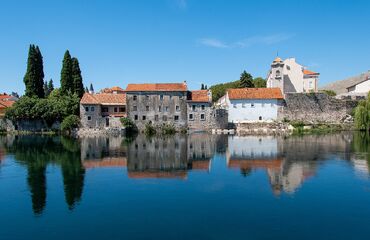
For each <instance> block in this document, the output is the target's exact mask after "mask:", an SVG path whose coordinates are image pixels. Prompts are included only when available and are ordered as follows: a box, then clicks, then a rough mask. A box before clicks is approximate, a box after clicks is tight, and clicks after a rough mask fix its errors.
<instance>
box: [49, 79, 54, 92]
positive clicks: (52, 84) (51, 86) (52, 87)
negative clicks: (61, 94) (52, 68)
mask: <svg viewBox="0 0 370 240" xmlns="http://www.w3.org/2000/svg"><path fill="white" fill-rule="evenodd" d="M48 90H49V94H50V93H51V92H52V91H53V90H54V83H53V79H51V78H50V80H49V83H48Z"/></svg>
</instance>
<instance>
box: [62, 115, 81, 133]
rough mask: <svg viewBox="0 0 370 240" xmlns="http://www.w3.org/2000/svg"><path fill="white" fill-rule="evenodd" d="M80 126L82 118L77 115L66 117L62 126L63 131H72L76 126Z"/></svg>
mask: <svg viewBox="0 0 370 240" xmlns="http://www.w3.org/2000/svg"><path fill="white" fill-rule="evenodd" d="M79 126H80V118H79V117H78V116H76V115H69V116H68V117H66V118H65V119H64V120H63V122H62V124H61V126H60V128H61V130H62V132H71V131H72V130H73V129H74V128H78V127H79Z"/></svg>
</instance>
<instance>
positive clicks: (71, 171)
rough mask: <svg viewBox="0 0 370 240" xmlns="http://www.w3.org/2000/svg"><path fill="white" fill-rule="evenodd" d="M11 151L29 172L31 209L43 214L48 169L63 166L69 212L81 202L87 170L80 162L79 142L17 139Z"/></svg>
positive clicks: (50, 139)
mask: <svg viewBox="0 0 370 240" xmlns="http://www.w3.org/2000/svg"><path fill="white" fill-rule="evenodd" d="M8 151H9V152H10V153H12V154H14V156H15V159H16V161H18V162H19V163H20V164H22V165H25V166H26V167H27V170H28V177H27V182H28V186H29V189H30V192H31V198H32V208H33V211H34V213H35V214H41V213H42V212H43V210H44V208H45V205H46V195H47V194H46V174H45V173H46V167H47V165H48V164H57V165H60V166H61V169H62V174H63V179H64V180H63V182H64V192H65V198H66V202H67V204H68V206H69V208H70V209H73V207H74V206H75V204H76V203H77V202H78V201H80V199H81V195H82V190H83V184H84V176H85V170H84V169H83V168H82V165H81V160H80V147H79V143H78V142H77V141H75V140H73V139H68V138H63V137H62V138H61V137H40V136H18V137H16V138H15V140H14V141H13V143H12V144H9V146H8Z"/></svg>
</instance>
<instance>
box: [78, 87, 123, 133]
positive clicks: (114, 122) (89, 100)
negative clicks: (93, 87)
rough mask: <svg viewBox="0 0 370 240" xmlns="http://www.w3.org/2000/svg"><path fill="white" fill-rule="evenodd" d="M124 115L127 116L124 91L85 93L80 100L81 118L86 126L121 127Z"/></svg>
mask: <svg viewBox="0 0 370 240" xmlns="http://www.w3.org/2000/svg"><path fill="white" fill-rule="evenodd" d="M122 117H126V94H124V93H123V94H115V93H98V94H93V93H85V94H84V95H83V97H82V99H81V101H80V118H81V124H82V126H83V127H84V128H97V129H103V128H116V127H119V128H120V127H121V121H120V118H122Z"/></svg>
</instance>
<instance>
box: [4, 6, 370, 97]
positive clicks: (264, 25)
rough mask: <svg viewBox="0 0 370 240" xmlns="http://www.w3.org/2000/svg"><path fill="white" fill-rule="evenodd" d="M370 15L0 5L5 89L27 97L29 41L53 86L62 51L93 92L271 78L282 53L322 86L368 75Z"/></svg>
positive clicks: (325, 9)
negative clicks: (67, 52)
mask: <svg viewBox="0 0 370 240" xmlns="http://www.w3.org/2000/svg"><path fill="white" fill-rule="evenodd" d="M369 9H370V1H365V0H363V1H361V0H357V1H349V0H348V1H340V0H337V1H329V0H326V1H325V0H321V1H317V0H311V1H299V0H291V1H288V0H280V1H276V0H259V1H253V2H252V1H246V0H131V1H118V0H116V1H113V0H104V1H103V0H101V1H97V0H84V1H82V0H80V1H79V0H75V1H72V0H70V1H67V0H65V1H46V0H45V1H42V0H34V1H16V0H14V1H0V32H1V34H0V45H1V51H0V66H1V68H0V92H4V91H5V92H10V91H17V92H19V93H21V94H23V91H24V84H23V76H24V73H25V71H26V62H27V52H28V47H29V44H30V43H34V44H37V45H39V46H40V48H41V51H42V54H43V56H44V71H45V79H50V78H53V80H54V82H55V84H56V85H57V86H59V80H60V70H61V62H62V58H63V55H64V52H65V50H66V49H69V50H70V52H71V54H72V56H75V57H77V58H78V59H79V61H80V65H81V70H82V74H83V78H84V83H85V84H90V83H93V84H94V87H95V89H96V90H98V89H101V88H103V87H109V86H116V85H118V86H121V87H125V86H126V84H127V83H139V82H141V83H144V82H181V81H184V80H186V81H187V82H188V85H189V88H191V89H197V88H199V86H200V84H201V83H205V84H208V85H212V84H215V83H221V82H226V81H231V80H236V79H238V78H239V75H240V73H241V72H242V71H243V70H247V71H248V72H250V73H252V75H253V76H255V77H257V76H262V77H266V73H267V71H268V70H269V65H270V63H271V62H272V60H273V59H274V57H275V56H276V53H277V51H278V52H279V55H280V56H281V57H282V58H287V57H295V58H296V59H297V61H298V62H299V63H301V64H303V65H305V66H307V67H308V68H309V69H311V70H313V71H318V72H320V73H321V78H320V84H319V85H324V84H326V83H328V82H331V81H334V80H340V79H343V78H346V77H348V76H352V75H356V74H359V73H361V72H365V71H367V70H370V13H369Z"/></svg>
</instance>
